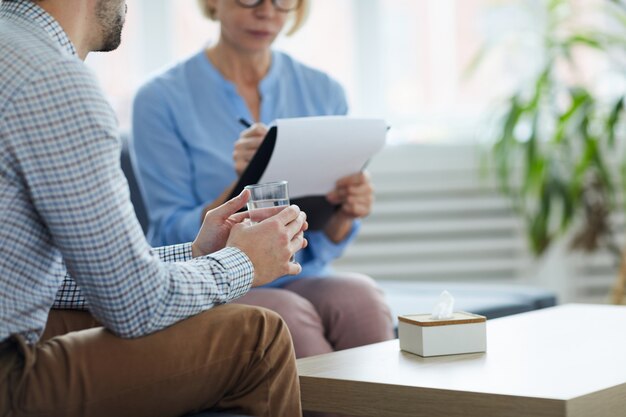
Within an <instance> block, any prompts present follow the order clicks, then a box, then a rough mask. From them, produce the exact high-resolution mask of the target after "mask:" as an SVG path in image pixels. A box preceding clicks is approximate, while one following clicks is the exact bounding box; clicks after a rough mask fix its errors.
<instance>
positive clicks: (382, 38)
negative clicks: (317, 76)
mask: <svg viewBox="0 0 626 417" xmlns="http://www.w3.org/2000/svg"><path fill="white" fill-rule="evenodd" d="M580 1H583V2H585V1H586V2H594V1H598V0H580ZM524 3H536V2H524V1H523V0H522V1H521V2H520V1H518V0H500V1H495V0H419V1H416V0H312V8H311V14H310V16H309V20H308V21H307V23H306V25H305V26H304V27H303V28H302V29H301V31H299V32H298V33H296V34H295V35H294V36H292V37H281V38H280V39H279V40H278V41H277V42H276V44H275V46H276V48H278V49H281V50H284V51H286V52H288V53H290V54H292V55H293V56H294V57H296V58H297V59H299V60H301V61H303V62H304V63H306V64H309V65H312V66H314V67H317V68H319V69H322V70H324V71H327V72H328V73H330V74H331V75H332V76H333V77H335V78H336V79H338V80H339V81H340V82H341V83H342V85H343V86H344V88H345V89H346V91H347V94H348V98H349V102H350V105H351V112H352V114H353V115H356V116H375V117H384V118H385V119H386V120H387V121H388V123H389V124H391V126H392V127H393V129H392V130H391V131H390V140H391V141H395V142H404V141H444V140H472V139H474V137H475V131H476V127H477V126H478V123H479V122H480V120H481V118H482V117H484V115H485V114H488V113H489V111H488V110H489V107H490V105H491V104H492V103H493V102H494V100H495V99H496V98H497V97H502V95H503V92H504V91H507V90H508V89H509V88H510V87H511V86H512V83H514V82H517V81H518V78H519V76H520V75H519V74H520V69H521V68H522V67H523V66H526V67H532V62H531V61H532V60H529V59H528V58H527V57H528V56H532V50H533V49H532V48H533V46H532V45H528V44H527V45H519V44H518V45H514V46H513V47H515V48H522V49H523V48H526V50H527V52H528V53H529V54H530V55H525V56H526V59H525V60H519V59H518V61H515V60H510V59H508V58H506V57H503V56H500V57H499V58H496V59H491V60H490V62H489V63H488V64H487V65H485V66H484V67H483V68H482V70H481V71H480V73H479V74H478V75H476V76H474V77H472V78H469V79H468V78H467V77H465V72H466V69H467V68H468V66H469V64H470V62H471V60H472V58H473V57H474V56H475V55H476V53H477V51H478V50H479V49H480V47H481V45H483V44H484V43H485V41H486V40H489V39H491V38H494V37H497V36H499V35H500V34H501V33H502V32H503V31H506V30H508V29H510V28H511V27H517V28H518V29H521V30H528V31H529V32H533V31H534V32H536V31H538V30H539V29H540V28H539V26H540V22H536V21H534V20H533V19H532V18H530V17H529V16H530V15H528V14H524V13H522V12H521V11H520V10H521V9H523V7H522V6H520V4H522V5H523V4H524ZM494 5H496V6H497V7H494ZM128 7H129V9H128V16H127V24H126V27H125V29H124V34H123V43H122V46H121V47H120V48H119V49H118V50H117V51H115V52H112V53H108V54H91V55H90V57H89V58H88V60H87V61H88V64H89V65H90V66H91V67H92V68H93V69H94V70H95V71H96V73H97V74H98V76H99V78H100V80H101V82H102V85H103V88H104V90H105V92H106V93H107V94H108V96H109V97H110V99H111V102H112V104H113V106H114V108H115V110H116V112H117V114H118V117H119V120H120V125H121V127H122V128H123V129H128V128H129V127H130V108H131V103H132V97H133V94H134V92H135V91H136V89H137V88H138V87H139V86H140V85H141V83H142V82H145V81H146V80H147V79H148V78H149V77H150V76H151V74H154V73H155V71H158V70H159V69H160V68H163V67H165V66H167V65H171V64H173V63H174V62H176V61H178V60H181V59H184V58H185V57H187V56H189V55H191V54H193V53H195V52H197V51H198V50H200V49H201V48H202V47H203V46H205V45H206V44H207V43H210V42H214V41H215V40H216V39H217V36H218V26H217V24H215V23H214V22H210V21H208V20H207V19H205V18H203V17H202V16H201V14H200V12H199V10H198V8H197V4H196V0H128ZM539 7H541V6H539Z"/></svg>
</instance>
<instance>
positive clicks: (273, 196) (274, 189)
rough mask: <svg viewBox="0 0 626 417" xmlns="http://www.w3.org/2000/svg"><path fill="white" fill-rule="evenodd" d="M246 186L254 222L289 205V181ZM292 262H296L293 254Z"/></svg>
mask: <svg viewBox="0 0 626 417" xmlns="http://www.w3.org/2000/svg"><path fill="white" fill-rule="evenodd" d="M245 188H246V190H250V199H249V200H248V213H249V214H250V221H251V222H252V223H259V222H262V221H263V220H265V219H267V218H268V217H272V216H273V215H275V214H277V213H279V212H280V211H282V210H284V209H285V208H286V207H287V206H289V189H288V184H287V181H277V182H268V183H265V184H253V185H247V186H246V187H245ZM291 262H294V257H293V256H292V257H291Z"/></svg>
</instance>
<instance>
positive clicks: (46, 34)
mask: <svg viewBox="0 0 626 417" xmlns="http://www.w3.org/2000/svg"><path fill="white" fill-rule="evenodd" d="M125 10H126V5H125V1H124V0H38V1H37V0H4V1H2V2H1V3H0V151H1V152H0V219H2V220H1V221H2V226H1V227H0V250H1V256H0V416H2V417H3V416H25V415H37V416H118V417H119V416H125V415H136V416H178V415H184V414H186V413H190V412H194V411H198V410H203V409H210V408H216V409H231V410H237V411H240V412H245V413H249V414H254V415H258V416H298V415H300V414H301V411H300V400H299V388H298V380H297V375H296V370H295V362H294V355H293V350H292V346H291V340H290V337H289V333H288V331H287V329H286V327H285V325H284V324H283V322H282V321H281V319H280V318H279V317H278V316H277V315H275V314H273V313H271V312H269V311H267V310H262V309H258V308H253V307H247V306H241V305H222V304H224V303H226V302H228V301H230V300H232V299H234V298H236V297H238V296H240V295H242V294H244V293H245V292H246V291H247V290H248V289H249V288H250V287H251V286H256V285H262V284H265V283H267V282H270V281H272V280H273V279H275V278H277V277H279V276H282V275H284V274H297V273H299V272H300V266H299V265H297V264H294V263H291V262H289V258H290V257H291V255H292V254H293V253H294V252H296V251H297V250H299V249H301V248H302V247H304V246H305V245H306V240H304V238H303V235H302V232H303V230H304V229H305V228H306V220H305V215H304V213H302V212H300V210H299V209H298V208H297V207H295V206H291V207H289V208H287V209H285V210H283V211H282V212H281V213H279V214H278V215H276V216H274V217H273V218H271V219H268V220H267V221H264V222H261V223H259V224H256V225H250V224H249V223H248V222H244V221H243V220H244V217H245V214H236V213H237V211H238V210H239V209H240V208H241V207H243V206H244V205H245V203H246V200H247V198H248V194H246V193H243V194H242V195H240V196H239V197H237V198H235V199H233V200H231V201H229V202H227V203H226V204H224V205H223V206H221V207H218V208H217V209H215V210H213V211H211V212H209V213H208V214H207V216H206V218H205V220H204V223H203V224H202V226H201V228H200V231H199V234H198V236H197V238H196V239H195V241H194V242H193V243H188V244H183V245H177V246H173V247H164V248H156V249H152V248H150V247H149V246H148V244H147V243H146V240H145V238H144V236H143V234H142V231H141V228H140V226H139V224H138V222H137V219H136V217H135V215H134V211H133V207H132V205H131V203H130V200H129V191H128V186H127V184H126V181H125V179H124V177H123V174H122V171H121V169H120V162H119V161H120V159H119V158H120V141H119V138H118V134H117V129H116V122H115V117H114V115H113V112H112V110H111V108H110V106H109V105H108V104H107V103H106V101H105V99H104V98H103V95H102V92H101V91H100V90H99V88H98V86H97V83H96V81H95V80H94V77H93V75H92V74H91V73H90V72H89V71H88V70H87V69H86V68H85V66H84V65H83V63H82V62H81V60H84V59H85V57H86V56H87V54H88V52H90V51H109V50H113V49H115V48H116V47H117V46H118V45H119V42H120V34H121V30H122V25H123V22H124V16H125ZM218 305H219V307H216V308H214V307H215V306H218ZM52 308H54V309H52ZM51 309H52V310H51Z"/></svg>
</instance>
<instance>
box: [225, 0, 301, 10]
mask: <svg viewBox="0 0 626 417" xmlns="http://www.w3.org/2000/svg"><path fill="white" fill-rule="evenodd" d="M235 1H236V2H237V4H238V5H239V6H241V7H245V8H246V9H252V8H255V7H257V6H259V5H260V4H261V3H263V2H264V1H265V0H235ZM300 1H301V0H272V4H273V5H274V7H275V8H276V10H280V11H281V12H291V11H292V10H296V9H297V8H298V7H300Z"/></svg>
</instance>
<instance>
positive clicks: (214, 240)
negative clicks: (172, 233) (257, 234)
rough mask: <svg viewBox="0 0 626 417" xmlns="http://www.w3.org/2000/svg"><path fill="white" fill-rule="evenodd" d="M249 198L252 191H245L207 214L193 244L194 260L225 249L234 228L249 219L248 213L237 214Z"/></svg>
mask: <svg viewBox="0 0 626 417" xmlns="http://www.w3.org/2000/svg"><path fill="white" fill-rule="evenodd" d="M249 198H250V191H248V190H243V191H242V192H241V194H239V195H238V196H237V197H235V198H233V199H232V200H229V201H227V202H225V203H224V204H222V205H221V206H219V207H216V208H214V209H213V210H209V211H208V212H207V213H206V215H205V216H204V220H203V221H202V226H200V231H199V232H198V236H196V239H195V240H194V241H193V243H192V244H191V253H192V256H193V257H194V258H196V257H198V256H203V255H208V254H209V253H213V252H217V251H218V250H220V249H223V248H224V246H225V245H226V241H227V240H228V237H229V236H230V232H231V229H232V228H233V226H234V225H236V224H238V223H241V222H242V221H243V220H244V219H246V218H248V212H247V211H246V212H242V213H237V212H238V211H239V210H240V209H241V208H242V207H244V206H245V205H246V203H247V202H248V199H249Z"/></svg>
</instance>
